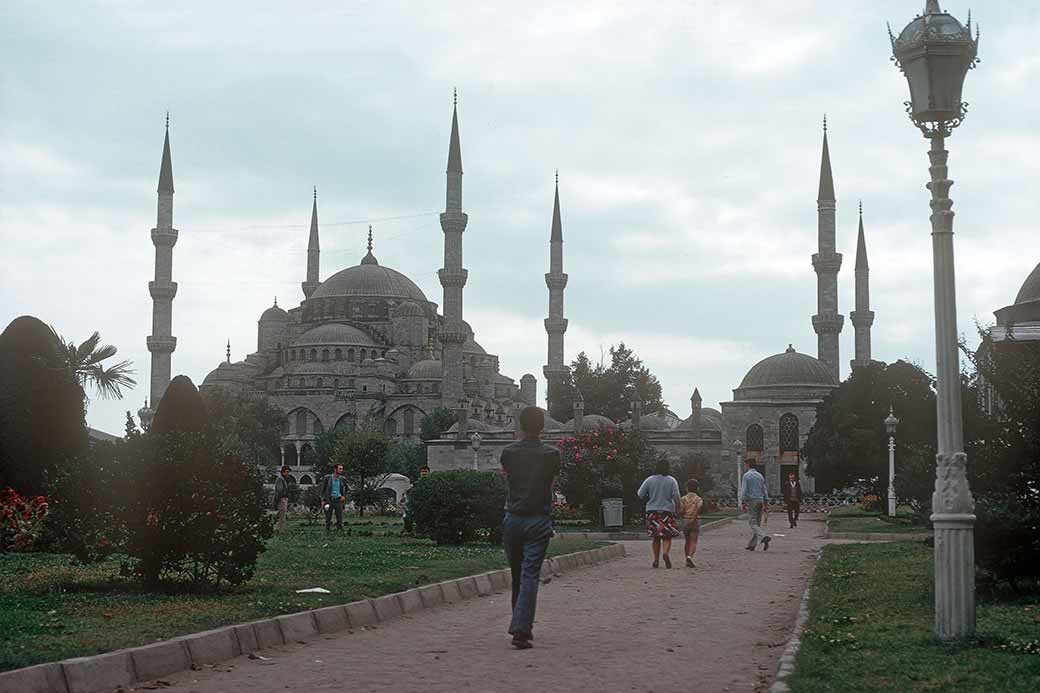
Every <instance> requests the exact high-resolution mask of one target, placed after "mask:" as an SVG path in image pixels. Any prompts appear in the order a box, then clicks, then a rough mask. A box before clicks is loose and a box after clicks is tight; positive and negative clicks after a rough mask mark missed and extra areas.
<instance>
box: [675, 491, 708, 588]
mask: <svg viewBox="0 0 1040 693" xmlns="http://www.w3.org/2000/svg"><path fill="white" fill-rule="evenodd" d="M700 487H701V485H700V482H698V481H697V480H696V479H687V480H686V491H687V493H686V495H685V496H683V497H682V498H680V499H679V518H680V519H681V520H682V533H683V538H685V539H686V543H685V545H684V546H683V553H684V554H685V555H686V567H687V568H696V567H697V566H696V565H694V563H693V554H694V553H696V551H697V540H698V539H700V536H701V509H703V507H704V499H703V498H701V497H700V496H698V495H697V491H699V490H700Z"/></svg>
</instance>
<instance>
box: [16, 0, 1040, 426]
mask: <svg viewBox="0 0 1040 693" xmlns="http://www.w3.org/2000/svg"><path fill="white" fill-rule="evenodd" d="M923 4H924V3H923V0H909V1H908V0H885V1H881V0H863V1H860V2H852V1H849V2H823V1H822V0H783V1H780V0H775V1H774V0H744V1H737V0H726V1H723V0H718V1H713V0H701V1H697V0H692V1H691V0H686V1H685V2H653V3H647V2H629V3H608V2H602V1H597V2H590V3H584V4H581V3H559V4H557V5H549V4H542V3H536V2H523V3H520V2H512V3H493V2H477V3H462V2H443V3H405V2H386V1H380V2H349V1H348V2H343V1H338V2H296V3H287V2H286V3H275V2H257V1H255V0H254V1H251V2H229V1H224V0H221V1H220V2H212V1H210V2H186V1H184V2H182V1H178V2H176V3H163V4H161V5H157V4H156V3H154V2H75V3H73V2H68V3H61V4H59V5H56V4H54V3H39V2H29V1H26V2H23V1H20V0H7V1H6V2H4V3H2V7H0V32H3V33H2V35H0V59H2V62H3V64H4V68H3V70H2V73H0V79H2V89H0V234H2V246H0V247H2V257H3V263H2V269H0V328H2V327H3V326H4V325H6V324H7V323H8V322H9V321H10V320H11V319H13V318H14V317H16V316H18V315H21V314H31V315H36V316H38V317H39V318H41V319H43V320H44V321H46V322H49V323H51V324H53V325H54V326H55V327H57V328H58V329H59V331H60V332H61V333H63V334H65V335H66V336H68V337H73V338H76V339H77V340H81V339H84V338H85V337H87V336H88V335H89V334H90V333H91V332H92V331H93V330H100V331H101V334H102V336H103V337H104V339H105V341H108V342H112V343H114V344H115V345H117V346H118V347H119V353H120V355H121V356H123V357H126V358H129V359H131V360H133V362H134V363H135V365H136V368H137V377H138V381H139V383H140V385H138V387H137V388H136V390H134V391H132V392H130V393H129V394H128V396H127V399H126V400H124V401H122V402H118V401H116V402H104V401H99V400H95V401H93V402H92V403H91V405H90V409H89V412H88V421H89V423H90V424H91V425H92V426H94V427H96V428H101V429H103V430H107V431H110V432H113V433H119V432H120V431H121V430H122V426H123V421H124V414H123V412H124V410H126V409H133V410H135V411H136V409H137V408H138V407H139V406H141V403H142V401H143V399H144V397H145V396H146V395H147V383H148V373H149V354H148V351H147V350H146V348H145V336H146V335H147V334H148V333H149V331H150V325H151V310H152V305H151V299H150V297H149V295H148V289H147V282H148V281H149V279H151V278H152V271H153V258H154V250H153V247H152V243H151V240H150V237H149V229H151V227H152V226H154V224H155V204H156V194H155V188H156V181H157V177H158V172H159V161H160V155H161V149H162V138H163V120H164V117H165V112H166V110H167V109H169V110H170V112H171V116H170V122H171V126H170V136H171V141H172V150H173V170H174V182H175V186H176V190H177V192H176V195H175V198H174V225H175V226H176V227H177V228H178V229H179V230H180V239H179V241H178V243H177V246H176V248H175V249H174V280H175V281H177V282H178V284H179V291H178V294H177V298H176V299H175V301H174V304H173V306H174V307H173V310H174V319H173V333H174V335H175V336H176V337H177V339H178V344H177V350H176V352H175V353H174V354H173V371H174V373H175V374H176V373H184V374H187V375H189V376H190V377H191V378H192V379H193V380H194V381H195V382H196V383H200V382H201V381H202V379H203V378H204V377H205V375H206V373H207V372H209V370H211V369H212V368H213V367H215V366H216V365H217V364H218V363H219V362H220V361H221V360H222V359H223V357H224V348H225V343H226V342H227V340H228V339H230V340H231V349H232V356H233V358H234V359H235V360H238V359H241V358H243V357H244V356H245V355H246V354H247V353H249V352H250V351H253V350H254V349H255V348H256V320H257V318H258V317H259V315H260V313H261V311H263V310H264V308H266V307H268V306H269V305H271V302H272V300H273V297H274V296H276V295H277V296H278V299H279V304H280V305H282V306H284V307H289V306H291V305H297V304H298V303H299V301H300V300H301V299H302V293H301V290H300V282H301V281H302V280H303V278H304V270H305V262H306V260H305V258H306V244H307V224H308V221H309V214H310V205H311V186H313V185H316V186H317V187H318V205H319V217H320V220H321V247H322V255H321V275H322V278H325V277H327V276H329V275H330V274H332V273H333V272H335V271H338V270H340V269H342V268H344V267H348V266H351V265H354V264H356V263H357V262H358V261H359V260H360V258H361V257H362V255H363V254H364V236H365V230H366V229H367V224H368V223H370V222H371V223H372V225H373V228H374V230H375V255H376V256H377V257H378V258H379V261H380V263H381V264H384V265H387V266H390V267H393V268H395V269H397V270H399V271H401V272H404V273H405V274H407V275H408V276H409V277H411V278H412V279H413V280H414V281H415V282H416V283H417V284H418V285H419V286H420V287H421V288H422V289H423V291H424V292H425V293H426V295H427V297H428V298H429V299H430V300H432V301H435V302H437V303H438V304H440V303H442V300H441V288H440V285H439V283H438V281H437V276H436V270H437V269H438V268H439V267H441V266H442V255H441V254H442V245H443V240H442V233H441V231H440V227H439V225H438V220H437V216H436V213H437V212H438V211H440V210H442V209H443V205H444V168H445V162H446V158H447V147H448V134H449V126H450V119H451V92H452V88H453V87H457V88H458V92H459V121H460V130H461V135H462V157H463V167H464V170H465V177H464V181H463V185H464V194H463V205H464V208H465V211H466V212H468V214H469V226H468V227H467V230H466V234H465V237H464V245H465V261H464V264H465V266H466V267H467V268H468V269H469V283H468V284H467V286H466V291H465V316H466V318H467V320H468V321H469V322H470V323H471V324H472V326H473V328H474V330H475V331H476V334H477V339H478V341H480V343H481V344H482V345H483V346H484V347H485V348H486V349H487V350H488V351H490V352H492V353H496V354H499V355H500V356H501V364H502V371H503V372H504V373H506V374H507V375H510V376H512V377H514V378H517V379H519V377H520V376H521V375H522V374H524V373H526V372H531V373H534V374H535V375H537V376H538V377H539V398H542V397H543V396H544V392H545V389H544V381H543V380H542V378H541V367H542V365H543V364H544V363H545V358H546V354H545V350H546V338H545V331H544V328H543V326H542V320H543V318H544V317H545V316H546V312H547V302H548V293H547V290H546V287H545V282H544V278H543V275H544V273H545V272H546V271H547V270H548V258H549V248H548V238H549V226H550V221H551V212H552V192H553V172H554V170H555V169H556V168H559V170H560V198H561V205H562V211H563V233H564V240H565V270H566V271H567V272H568V273H569V274H570V283H569V285H568V287H567V291H566V316H567V317H568V318H569V319H570V329H569V330H568V332H567V341H566V357H567V360H568V361H570V360H571V359H573V358H574V357H575V356H576V355H577V353H578V352H579V351H580V350H586V351H587V352H589V353H590V354H591V355H593V357H594V358H596V357H598V355H599V353H600V351H601V349H604V350H605V349H606V348H607V347H609V346H610V345H611V344H614V343H617V342H618V341H620V340H624V341H625V342H626V343H627V344H628V345H630V346H631V347H632V348H633V349H635V351H636V352H637V354H638V355H639V356H641V357H642V358H643V359H644V361H645V363H646V365H647V366H648V367H649V368H650V369H651V370H652V371H653V372H654V373H655V374H656V375H657V376H658V377H659V378H660V380H661V382H662V384H663V387H664V395H665V399H666V401H667V403H668V405H669V406H670V407H672V408H673V409H674V410H675V411H676V412H677V413H679V414H680V415H683V416H686V415H687V414H688V412H689V396H690V393H691V392H692V391H693V388H694V387H695V386H696V387H699V388H700V391H701V393H702V395H703V396H704V403H705V406H713V407H716V406H718V403H719V402H720V401H726V400H728V399H730V398H731V396H732V389H733V388H734V387H736V386H737V385H738V384H739V383H740V380H741V378H742V377H743V375H744V373H745V372H746V371H747V370H748V368H750V367H751V366H752V365H753V364H754V363H755V362H756V361H758V360H759V359H761V358H764V357H766V356H769V355H771V354H774V353H777V352H780V351H783V349H784V348H786V347H787V344H788V343H793V345H794V346H795V348H796V349H798V350H799V351H803V352H806V353H810V354H813V355H815V353H816V336H815V334H814V333H813V330H812V325H811V323H810V316H811V315H812V314H813V313H815V312H816V277H815V275H814V273H813V270H812V266H811V262H810V256H811V254H812V253H813V252H814V251H815V244H816V192H817V184H818V176H819V162H820V145H821V120H822V118H823V115H824V113H826V114H827V119H828V123H829V140H830V151H831V160H832V164H833V168H834V183H835V189H836V192H837V198H838V203H837V204H838V206H837V222H838V236H837V240H838V246H839V251H840V252H843V253H844V254H845V261H844V265H843V269H842V272H841V274H840V275H839V302H840V308H841V312H842V313H843V314H845V315H846V316H847V315H848V313H849V311H851V310H852V308H853V273H852V267H853V263H854V255H855V232H856V205H857V201H858V200H859V199H862V200H863V208H864V219H865V226H866V232H867V243H868V250H869V257H870V265H871V292H872V294H871V295H872V303H873V306H872V307H873V309H874V310H875V311H876V314H877V317H876V321H875V324H874V330H873V335H874V356H875V358H879V359H882V360H886V361H891V360H895V359H897V358H909V359H911V360H913V361H916V362H919V363H920V364H922V365H923V366H924V367H925V368H926V369H928V370H930V371H931V370H934V344H933V314H932V290H931V241H930V236H929V232H930V227H929V222H928V215H929V208H928V199H929V193H928V192H927V191H926V190H925V188H924V184H925V182H926V181H927V179H928V162H927V156H926V152H927V147H928V143H927V142H926V141H925V140H924V139H923V138H922V137H921V135H920V134H919V133H918V131H917V130H916V129H915V128H914V127H912V126H911V124H910V123H909V121H908V120H907V118H906V115H905V113H904V110H903V105H902V104H903V101H905V100H906V99H907V93H906V92H907V90H906V82H905V80H904V78H903V77H902V75H901V74H900V73H899V71H898V70H897V69H896V68H895V67H894V66H893V65H892V63H891V62H890V61H889V55H890V46H889V42H888V36H887V33H886V29H885V22H886V20H888V21H891V22H892V26H893V28H894V29H895V31H896V32H898V31H899V29H901V28H902V26H903V25H905V24H906V22H908V21H909V20H910V19H911V18H912V17H913V15H914V14H915V13H917V12H919V11H920V10H921V8H922V7H923ZM942 4H943V7H944V9H948V10H950V11H952V12H953V13H954V14H955V15H957V16H958V17H959V18H961V19H962V20H963V19H964V18H965V17H966V15H967V12H968V9H969V3H968V2H967V0H946V1H945V2H943V3H942ZM975 4H976V5H977V7H974V8H972V9H974V10H975V12H974V20H975V21H976V22H977V23H978V24H980V26H981V30H982V38H981V42H980V50H979V52H980V55H981V56H982V60H983V62H982V63H981V65H979V67H978V68H977V69H976V70H974V71H972V72H971V73H970V74H969V75H968V78H967V82H966V85H965V92H964V93H965V97H964V98H965V99H966V100H967V101H969V102H970V104H971V107H970V111H969V115H968V118H967V119H966V121H965V123H964V124H963V125H962V126H961V128H960V129H958V130H957V131H955V134H954V136H953V137H952V138H951V139H950V140H948V148H949V149H950V151H951V155H950V177H951V178H953V179H954V180H955V181H956V184H955V185H954V186H953V188H952V191H951V197H952V198H953V200H954V211H955V212H956V213H957V216H956V219H955V222H954V230H955V232H956V237H955V239H956V252H957V263H958V264H957V283H958V287H957V288H958V300H959V304H958V308H959V310H958V317H959V321H960V323H959V327H960V330H961V332H962V333H965V334H966V335H967V336H968V337H969V338H971V337H972V335H973V333H974V331H975V328H974V321H975V320H979V321H982V322H984V323H988V322H990V321H991V320H992V311H993V310H995V309H997V308H1000V307H1002V306H1004V305H1006V304H1008V303H1010V302H1012V301H1013V298H1014V295H1015V293H1016V292H1017V290H1018V287H1019V285H1020V284H1021V283H1022V281H1023V280H1024V278H1025V277H1026V275H1027V274H1028V273H1029V271H1030V270H1031V269H1032V268H1033V267H1034V266H1035V265H1036V263H1037V262H1038V261H1040V234H1037V230H1036V226H1035V219H1036V217H1037V212H1038V211H1040V201H1038V200H1040V196H1038V195H1037V194H1036V181H1037V178H1038V165H1037V160H1038V154H1040V134H1038V125H1040V97H1038V96H1037V90H1036V86H1035V85H1036V84H1037V81H1038V79H1040V52H1038V51H1037V49H1036V40H1037V36H1040V9H1038V8H1040V4H1038V3H1034V2H1027V3H1023V2H1016V1H1012V0H1007V1H1006V2H1004V1H1001V2H995V1H992V0H990V1H988V2H986V3H981V2H976V3H975ZM157 8H158V9H157ZM1030 191H1032V192H1030ZM852 348H853V329H852V325H851V323H850V322H849V320H848V318H847V317H846V324H845V329H844V331H843V332H842V335H841V359H842V376H843V377H845V376H846V375H847V374H848V361H849V359H851V358H852V355H853V353H852Z"/></svg>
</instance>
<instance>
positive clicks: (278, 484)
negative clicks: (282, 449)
mask: <svg viewBox="0 0 1040 693" xmlns="http://www.w3.org/2000/svg"><path fill="white" fill-rule="evenodd" d="M274 507H275V509H276V510H277V511H278V522H277V524H276V525H275V527H276V529H277V530H278V531H279V532H280V531H282V530H283V529H285V513H286V511H287V510H288V509H289V465H283V466H282V471H281V474H280V475H279V476H278V478H277V479H275V480H274Z"/></svg>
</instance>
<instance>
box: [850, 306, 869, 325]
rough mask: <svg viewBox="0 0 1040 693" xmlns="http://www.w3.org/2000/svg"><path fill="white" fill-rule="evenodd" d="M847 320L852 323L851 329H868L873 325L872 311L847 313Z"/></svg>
mask: <svg viewBox="0 0 1040 693" xmlns="http://www.w3.org/2000/svg"><path fill="white" fill-rule="evenodd" d="M849 320H851V321H852V325H853V327H856V328H861V327H870V326H871V325H873V324H874V311H872V310H854V311H852V312H851V313H849Z"/></svg>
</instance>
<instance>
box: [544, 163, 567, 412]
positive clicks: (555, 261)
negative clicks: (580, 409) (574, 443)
mask: <svg viewBox="0 0 1040 693" xmlns="http://www.w3.org/2000/svg"><path fill="white" fill-rule="evenodd" d="M545 285H546V286H547V287H549V317H547V318H546V319H545V331H546V332H547V333H548V335H549V353H548V356H547V358H546V361H547V363H546V365H545V368H543V369H542V374H543V375H545V381H546V387H545V400H546V408H547V409H550V410H551V409H552V403H553V400H554V398H555V397H556V396H557V387H558V386H559V383H560V382H561V380H563V378H564V376H566V375H567V366H566V364H564V362H563V335H564V333H565V332H567V319H566V318H564V317H563V290H564V288H566V286H567V275H566V274H564V272H563V225H562V224H561V223H560V172H559V171H557V172H556V197H555V198H554V199H553V216H552V232H551V234H550V235H549V272H548V273H547V274H546V275H545Z"/></svg>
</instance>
